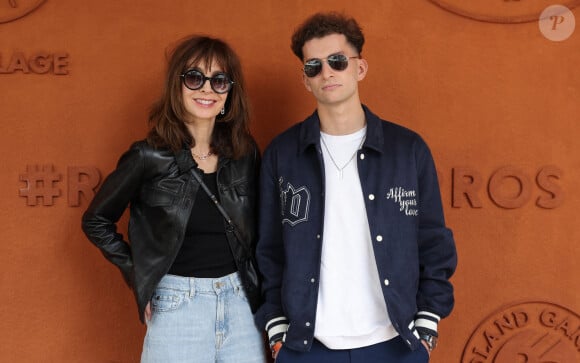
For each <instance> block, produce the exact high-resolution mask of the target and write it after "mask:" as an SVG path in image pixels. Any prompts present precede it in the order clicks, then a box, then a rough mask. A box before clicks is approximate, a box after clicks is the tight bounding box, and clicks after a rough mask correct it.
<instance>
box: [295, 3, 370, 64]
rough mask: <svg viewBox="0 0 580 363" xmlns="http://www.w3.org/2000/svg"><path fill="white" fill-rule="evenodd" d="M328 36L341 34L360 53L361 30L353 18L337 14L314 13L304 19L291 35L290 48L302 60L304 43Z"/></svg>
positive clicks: (361, 46)
mask: <svg viewBox="0 0 580 363" xmlns="http://www.w3.org/2000/svg"><path fill="white" fill-rule="evenodd" d="M330 34H343V35H344V36H345V37H346V40H347V41H348V42H349V43H350V44H351V45H352V46H353V47H354V48H355V49H356V50H357V51H358V53H359V55H360V54H361V53H362V48H363V44H364V43H365V37H364V35H363V33H362V29H361V28H360V26H359V25H358V23H357V22H356V20H354V18H352V17H349V16H346V15H344V14H341V13H337V12H330V13H316V14H314V15H312V16H311V17H309V18H308V19H306V21H304V23H302V24H301V25H300V26H299V27H298V28H297V29H296V30H295V31H294V34H293V35H292V43H291V45H290V48H292V52H294V54H295V55H296V56H297V57H298V58H300V60H301V61H303V60H304V54H303V53H302V47H304V43H306V42H307V41H309V40H310V39H313V38H322V37H324V36H327V35H330Z"/></svg>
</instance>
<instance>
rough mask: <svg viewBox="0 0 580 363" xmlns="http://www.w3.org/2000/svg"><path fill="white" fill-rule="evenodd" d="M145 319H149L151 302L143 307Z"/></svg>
mask: <svg viewBox="0 0 580 363" xmlns="http://www.w3.org/2000/svg"><path fill="white" fill-rule="evenodd" d="M145 320H146V321H150V320H151V303H150V302H149V303H147V306H146V307H145Z"/></svg>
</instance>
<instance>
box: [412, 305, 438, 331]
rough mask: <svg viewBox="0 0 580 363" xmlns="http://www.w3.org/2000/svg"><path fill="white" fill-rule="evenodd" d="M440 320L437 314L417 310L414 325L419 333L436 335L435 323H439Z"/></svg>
mask: <svg viewBox="0 0 580 363" xmlns="http://www.w3.org/2000/svg"><path fill="white" fill-rule="evenodd" d="M440 320H441V317H440V316H439V315H436V314H433V313H430V312H427V311H419V312H418V313H417V315H416V316H415V326H416V327H417V330H418V331H419V332H421V333H427V334H430V335H433V336H437V324H439V321H440Z"/></svg>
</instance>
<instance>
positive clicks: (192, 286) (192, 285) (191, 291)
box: [188, 277, 195, 298]
mask: <svg viewBox="0 0 580 363" xmlns="http://www.w3.org/2000/svg"><path fill="white" fill-rule="evenodd" d="M188 280H189V297H190V298H192V297H193V296H194V295H195V277H190V278H189V279H188Z"/></svg>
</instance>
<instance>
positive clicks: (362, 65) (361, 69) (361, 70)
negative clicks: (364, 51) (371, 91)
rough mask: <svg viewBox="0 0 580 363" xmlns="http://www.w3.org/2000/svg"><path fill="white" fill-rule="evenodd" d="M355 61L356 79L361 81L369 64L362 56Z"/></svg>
mask: <svg viewBox="0 0 580 363" xmlns="http://www.w3.org/2000/svg"><path fill="white" fill-rule="evenodd" d="M357 63H358V69H357V72H358V74H357V79H358V80H359V81H362V80H363V79H364V78H365V77H366V76H367V72H368V70H369V64H368V63H367V60H366V59H364V58H360V59H358V60H357Z"/></svg>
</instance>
